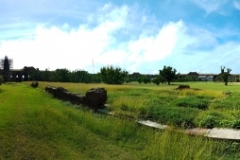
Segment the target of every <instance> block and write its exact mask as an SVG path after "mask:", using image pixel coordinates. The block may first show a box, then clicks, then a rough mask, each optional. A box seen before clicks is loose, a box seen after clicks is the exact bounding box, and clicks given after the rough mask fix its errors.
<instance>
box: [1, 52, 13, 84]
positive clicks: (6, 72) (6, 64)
mask: <svg viewBox="0 0 240 160" xmlns="http://www.w3.org/2000/svg"><path fill="white" fill-rule="evenodd" d="M12 64H13V63H12V60H11V59H8V57H7V56H5V58H4V59H2V60H1V68H2V69H3V70H2V75H3V79H4V82H9V81H10V69H11V68H12Z"/></svg>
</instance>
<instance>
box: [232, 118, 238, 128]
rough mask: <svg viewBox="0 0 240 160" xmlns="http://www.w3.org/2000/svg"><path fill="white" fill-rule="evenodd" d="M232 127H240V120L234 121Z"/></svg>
mask: <svg viewBox="0 0 240 160" xmlns="http://www.w3.org/2000/svg"><path fill="white" fill-rule="evenodd" d="M232 127H233V128H235V129H240V120H239V119H238V120H235V121H233V125H232Z"/></svg>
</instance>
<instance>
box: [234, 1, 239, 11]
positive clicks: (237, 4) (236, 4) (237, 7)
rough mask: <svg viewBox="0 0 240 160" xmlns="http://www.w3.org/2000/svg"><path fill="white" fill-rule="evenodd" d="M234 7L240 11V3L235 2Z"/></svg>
mask: <svg viewBox="0 0 240 160" xmlns="http://www.w3.org/2000/svg"><path fill="white" fill-rule="evenodd" d="M233 5H234V7H235V8H236V9H237V10H239V11H240V2H237V1H234V2H233Z"/></svg>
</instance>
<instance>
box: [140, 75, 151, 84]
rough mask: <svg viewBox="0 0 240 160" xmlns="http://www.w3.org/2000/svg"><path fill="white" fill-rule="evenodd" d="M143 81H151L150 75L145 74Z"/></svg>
mask: <svg viewBox="0 0 240 160" xmlns="http://www.w3.org/2000/svg"><path fill="white" fill-rule="evenodd" d="M142 81H143V83H144V84H147V83H151V78H150V77H149V76H143V77H142Z"/></svg>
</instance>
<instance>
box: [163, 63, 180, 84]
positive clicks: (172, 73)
mask: <svg viewBox="0 0 240 160" xmlns="http://www.w3.org/2000/svg"><path fill="white" fill-rule="evenodd" d="M176 72H177V70H176V69H175V68H172V67H170V66H164V67H163V69H162V70H159V74H160V75H161V76H162V77H163V78H164V79H165V80H166V81H167V82H168V85H170V82H171V81H172V80H173V79H174V78H175V77H176Z"/></svg>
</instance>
